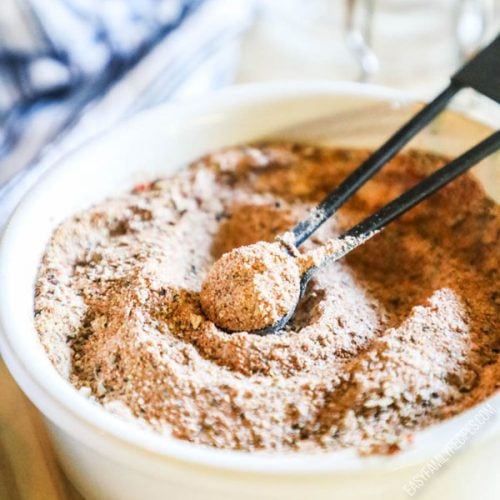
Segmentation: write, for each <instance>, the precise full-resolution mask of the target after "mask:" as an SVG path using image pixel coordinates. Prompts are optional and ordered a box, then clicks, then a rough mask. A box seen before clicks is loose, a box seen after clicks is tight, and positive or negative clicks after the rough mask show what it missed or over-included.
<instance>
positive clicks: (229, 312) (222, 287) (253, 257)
mask: <svg viewBox="0 0 500 500" xmlns="http://www.w3.org/2000/svg"><path fill="white" fill-rule="evenodd" d="M299 296H300V269H299V266H298V264H297V262H296V261H295V259H294V258H293V257H292V256H291V255H290V254H289V253H288V251H287V250H286V247H284V246H283V245H282V244H280V243H278V242H274V243H268V242H266V241H259V242H257V243H254V244H252V245H246V246H243V247H239V248H235V249H233V250H231V251H229V252H227V253H225V254H224V255H222V257H221V258H220V259H219V260H217V262H215V264H214V265H213V266H212V268H211V269H210V271H209V273H208V275H207V277H206V278H205V280H204V281H203V283H202V286H201V293H200V303H201V306H202V309H203V312H204V313H205V314H206V315H207V317H208V319H210V320H211V321H213V322H214V323H215V325H216V326H219V327H220V328H223V329H224V330H228V331H233V332H241V331H254V330H260V329H262V328H265V327H267V326H272V325H274V324H275V323H276V322H277V321H278V320H280V319H281V318H282V317H283V316H285V315H286V314H288V313H289V312H290V311H292V310H293V308H294V307H295V305H296V304H297V301H298V300H299Z"/></svg>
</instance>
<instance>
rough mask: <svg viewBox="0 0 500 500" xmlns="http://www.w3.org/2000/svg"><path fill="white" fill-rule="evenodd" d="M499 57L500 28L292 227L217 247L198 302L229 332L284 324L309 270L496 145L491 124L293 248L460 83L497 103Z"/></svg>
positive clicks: (499, 145)
mask: <svg viewBox="0 0 500 500" xmlns="http://www.w3.org/2000/svg"><path fill="white" fill-rule="evenodd" d="M498 61H500V36H498V37H497V38H496V39H495V40H494V41H493V42H492V43H491V44H490V45H489V46H488V47H486V48H485V49H483V50H482V51H481V52H480V53H479V54H478V55H477V56H476V57H475V58H474V59H472V60H471V61H470V62H469V63H467V64H466V65H465V66H464V67H463V68H462V69H461V70H459V71H458V72H457V73H456V74H455V75H454V76H453V77H452V78H451V82H450V84H449V86H448V87H447V88H446V89H445V90H444V91H443V92H441V93H440V94H439V95H438V96H437V97H436V98H435V99H434V100H433V101H432V102H431V103H429V104H428V105H427V106H425V107H424V108H423V109H422V110H421V111H420V112H419V113H417V114H416V115H415V116H414V117H413V118H412V119H411V120H410V121H408V122H407V123H406V124H405V125H404V126H403V127H402V128H401V129H399V130H398V131H397V132H396V133H395V134H394V135H393V136H392V137H391V138H390V139H389V140H388V141H387V142H386V143H385V144H384V145H383V146H382V147H381V148H380V149H378V150H377V151H375V152H374V153H373V154H372V155H371V156H370V157H369V158H368V159H367V160H366V161H365V162H364V163H362V164H361V166H360V167H358V168H357V169H356V170H355V171H354V172H353V173H352V174H351V175H349V176H348V177H347V178H346V179H345V180H344V181H343V182H342V183H341V184H340V185H339V186H338V187H337V188H336V189H335V190H334V191H333V192H331V193H330V194H329V195H328V196H327V197H326V198H325V199H324V200H323V201H322V202H321V203H319V205H318V206H317V207H316V208H315V209H314V210H313V211H312V212H311V213H310V214H309V216H308V217H307V218H306V219H304V220H303V221H301V222H299V223H298V224H297V225H296V226H295V227H294V228H293V229H292V230H291V231H289V232H287V233H285V234H283V235H281V236H279V237H278V238H276V240H275V241H274V242H272V243H268V242H258V243H255V244H253V245H247V246H243V247H240V248H236V249H234V250H231V251H230V252H227V253H225V254H224V255H222V257H221V258H220V259H219V260H218V261H216V262H215V263H214V265H213V267H212V269H211V270H210V272H209V273H208V275H207V277H206V278H205V280H204V282H203V284H202V288H201V294H200V300H201V306H202V308H203V311H204V312H205V314H206V315H207V316H208V318H209V319H210V320H211V321H213V322H214V323H215V324H216V325H217V326H219V327H220V328H222V329H224V330H226V331H228V332H238V331H245V332H249V333H253V334H258V335H267V334H270V333H277V332H279V331H280V330H283V328H284V327H285V326H286V324H287V322H288V321H289V320H290V318H291V317H292V315H293V313H294V311H295V308H296V306H297V304H298V302H299V300H300V299H301V297H302V296H303V294H304V293H305V290H306V287H307V284H308V282H309V280H310V279H311V277H312V276H313V275H314V273H315V272H317V271H318V270H319V269H321V268H322V267H323V266H324V265H325V264H327V263H328V262H331V261H334V260H337V259H340V258H341V257H343V256H344V255H346V254H347V253H349V252H350V251H352V250H354V249H355V248H356V247H358V246H359V245H361V244H363V243H364V242H366V241H367V240H368V239H370V238H371V237H372V236H373V235H375V234H376V233H377V232H378V231H380V230H382V229H383V228H384V227H385V226H386V225H387V224H389V223H390V222H392V221H393V220H395V219H397V218H398V217H400V216H401V215H402V214H404V213H405V212H407V211H408V210H410V209H411V208H413V207H414V206H415V205H417V204H418V203H420V202H421V201H422V200H424V199H425V198H427V197H428V196H430V195H431V194H433V193H434V192H436V191H437V190H439V189H440V188H441V187H443V186H444V185H446V184H448V183H449V182H451V181H452V180H453V179H455V178H456V177H458V176H459V175H461V174H463V173H464V172H466V171H467V170H468V169H470V168H471V167H472V166H474V165H475V164H476V163H478V162H479V161H481V160H482V159H484V158H485V157H487V156H488V155H490V154H492V153H493V152H495V151H497V150H498V149H500V131H496V132H494V133H492V134H491V135H490V136H489V137H488V138H486V139H484V140H483V141H482V142H480V143H479V144H477V145H476V146H474V147H473V148H471V149H470V150H469V151H467V152H465V153H464V154H462V155H461V156H459V157H458V158H456V159H455V160H453V161H451V162H450V163H448V164H447V165H445V166H444V167H442V168H440V169H439V170H437V171H436V172H434V173H433V174H431V175H430V176H429V177H427V178H425V179H424V180H422V181H421V182H420V183H419V184H417V185H416V186H414V187H413V188H411V189H410V190H408V191H407V192H405V193H403V194H402V195H400V196H399V197H398V198H396V199H395V200H393V201H391V202H390V203H388V204H387V205H385V206H384V207H382V208H381V209H380V210H379V211H378V212H376V213H375V214H373V215H371V216H369V217H367V218H366V219H364V220H363V221H361V222H360V223H358V224H357V225H356V226H354V227H353V228H351V229H350V230H348V231H346V232H345V233H344V234H342V235H340V236H339V237H338V238H334V239H330V240H328V241H327V242H326V243H325V244H323V245H322V246H320V247H318V248H315V249H314V250H311V251H309V252H306V253H300V252H299V251H298V247H299V246H300V245H301V244H302V243H303V242H304V241H305V240H307V238H309V237H310V236H311V235H312V234H313V233H314V231H316V229H318V228H319V227H320V226H321V225H322V224H323V223H324V222H325V221H326V220H327V219H328V218H329V217H331V216H332V215H333V214H334V213H335V212H336V211H337V209H338V208H339V207H340V206H341V205H342V204H343V203H344V202H345V201H347V200H348V199H349V198H350V197H351V196H352V195H353V194H354V193H356V192H357V191H358V190H359V189H360V188H361V187H362V186H363V185H364V184H365V183H366V182H367V181H368V180H369V179H370V178H371V177H372V176H373V175H375V173H377V172H378V171H379V170H380V169H381V168H382V166H383V165H385V164H386V163H387V162H388V161H389V160H390V159H391V158H393V157H394V156H395V155H396V153H397V152H398V151H399V150H400V149H401V148H402V147H403V146H404V145H405V144H406V143H407V142H408V141H409V140H410V139H411V138H412V137H413V136H414V135H415V134H416V133H418V132H419V131H420V130H421V129H422V128H423V127H424V126H425V125H427V124H428V123H429V122H430V121H431V120H432V119H433V118H434V117H435V116H436V115H438V114H439V113H440V112H441V111H442V110H443V109H444V108H445V106H446V104H447V103H448V102H449V101H450V100H451V98H452V97H453V96H454V95H455V94H456V93H457V92H458V91H459V90H461V89H462V88H465V87H472V88H474V89H475V90H477V91H479V92H481V93H483V94H484V95H486V96H488V97H490V98H491V99H493V100H495V101H496V102H498V103H500V85H498V81H499V79H500V65H499V64H498ZM495 82H497V83H495Z"/></svg>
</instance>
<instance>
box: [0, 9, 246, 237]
mask: <svg viewBox="0 0 500 500" xmlns="http://www.w3.org/2000/svg"><path fill="white" fill-rule="evenodd" d="M252 7H253V5H252V2H251V1H249V0H232V1H231V2H227V1H225V0H51V1H50V2H47V1H46V0H2V7H1V9H0V228H1V227H2V225H3V223H4V222H5V220H6V217H7V216H8V214H9V213H10V211H11V209H12V207H13V206H14V205H15V203H16V202H17V200H18V198H19V196H20V195H21V194H22V193H23V192H24V191H25V189H26V188H27V187H29V186H30V185H32V184H33V183H34V182H35V181H36V179H37V178H38V177H39V175H41V174H42V173H43V171H45V170H46V168H48V166H49V164H51V163H53V161H54V160H55V159H56V157H58V156H60V155H61V154H63V153H64V152H66V151H68V150H70V149H73V148H74V147H75V146H76V145H78V144H79V143H81V142H82V141H84V140H85V139H87V138H89V137H90V136H92V135H95V134H97V133H99V132H101V131H103V130H105V129H106V128H108V127H109V126H110V125H112V124H113V123H115V122H116V121H118V120H120V119H122V118H123V117H125V116H128V115H130V114H133V113H134V112H136V111H138V110H140V109H143V108H145V107H148V106H151V105H153V104H156V103H158V102H161V101H163V100H166V99H170V98H172V97H178V96H179V95H181V96H182V95H184V96H185V95H192V94H196V93H200V92H203V91H206V90H209V89H212V88H216V87H220V86H222V85H224V84H227V83H229V82H230V81H231V79H232V77H233V74H234V69H235V65H236V61H237V53H238V52H237V49H238V41H239V39H240V37H241V34H242V33H243V32H244V30H245V29H246V27H247V26H248V24H249V22H250V20H251V19H252V15H253V8H252ZM97 117H98V118H97ZM48 146H50V147H48Z"/></svg>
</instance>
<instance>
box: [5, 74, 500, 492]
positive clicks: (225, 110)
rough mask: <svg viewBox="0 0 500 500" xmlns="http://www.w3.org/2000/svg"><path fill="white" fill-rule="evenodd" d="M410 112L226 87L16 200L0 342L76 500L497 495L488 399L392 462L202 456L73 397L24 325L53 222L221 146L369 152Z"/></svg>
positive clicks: (163, 110)
mask: <svg viewBox="0 0 500 500" xmlns="http://www.w3.org/2000/svg"><path fill="white" fill-rule="evenodd" d="M415 109H416V104H414V103H411V101H409V100H408V99H407V98H406V97H405V96H403V95H400V94H398V93H396V92H394V91H390V90H387V89H382V88H378V87H372V86H364V85H356V84H332V83H293V84H283V83H278V84H265V85H253V86H244V87H240V88H233V89H230V90H227V91H224V92H222V93H219V94H216V95H213V96H210V97H209V98H207V99H205V100H204V101H201V102H196V103H192V104H189V105H186V104H183V105H165V106H161V107H158V108H156V109H153V110H150V111H147V112H144V113H142V114H140V115H139V116H136V117H135V118H133V119H132V120H130V121H128V122H126V123H124V124H122V125H121V126H120V127H118V128H116V129H115V130H113V131H112V132H110V133H109V134H106V135H105V136H103V137H101V138H99V139H97V140H94V141H93V142H91V143H89V144H88V145H86V146H85V147H83V148H81V149H80V150H79V151H77V152H75V153H73V154H71V155H69V156H68V157H67V158H66V159H64V160H63V161H62V162H60V164H59V165H57V166H55V167H54V168H53V169H52V170H51V171H50V172H49V173H48V174H47V175H46V176H45V177H44V178H43V179H42V180H41V181H40V182H39V183H38V184H37V185H36V187H35V188H34V189H32V190H31V191H30V192H29V193H28V195H27V196H26V197H25V198H24V200H23V201H22V202H21V204H20V205H19V206H18V208H17V209H16V210H15V213H14V215H13V217H12V218H11V220H10V223H9V225H8V227H7V229H6V230H5V233H4V236H3V240H2V243H1V248H0V326H1V334H0V347H1V351H2V355H3V356H4V358H5V361H6V363H7V366H8V367H9V369H10V371H11V372H12V375H13V376H14V378H15V379H16V381H17V383H18V384H19V385H20V386H21V388H22V389H23V391H24V392H25V393H26V394H27V396H28V397H29V398H30V399H31V401H32V402H33V403H34V404H35V405H36V406H37V407H38V409H39V410H40V411H41V412H42V414H43V415H44V417H45V420H46V422H47V425H48V429H49V432H50V434H51V436H52V438H53V442H54V445H55V448H56V451H57V453H58V455H59V459H60V461H61V464H62V466H63V467H64V469H65V471H66V472H67V474H68V475H69V477H70V478H71V480H72V481H73V482H74V484H75V485H76V486H77V488H78V489H79V490H80V491H81V492H82V493H83V495H84V496H85V497H86V498H96V499H97V498H100V499H103V498H106V499H108V498H109V499H121V500H126V499H142V498H147V499H159V498H169V499H201V498H203V499H222V498H239V499H240V500H244V499H251V498H259V499H283V498H286V499H287V500H292V499H303V498H312V499H323V498H324V499H326V498H328V499H332V498H352V499H365V498H378V497H380V498H382V497H383V498H385V499H388V500H390V499H394V498H404V497H406V496H407V494H408V493H407V492H409V493H410V494H411V493H412V487H416V486H418V485H419V484H420V483H425V484H424V485H423V487H422V488H421V489H420V490H419V494H420V495H421V496H420V497H419V498H425V499H431V498H433V499H434V498H442V497H446V498H454V499H459V498H463V499H470V498H473V496H474V497H478V498H481V499H485V498H499V497H500V482H499V481H500V479H499V475H498V465H499V456H500V423H499V419H498V418H495V416H492V413H493V412H495V411H496V412H498V409H499V408H500V401H499V396H496V397H493V398H490V400H489V401H488V402H487V403H484V404H482V405H480V406H478V407H477V408H475V409H473V410H471V411H469V412H467V413H465V414H462V415H460V416H459V417H457V418H454V419H451V420H449V421H447V422H445V423H443V424H440V425H435V426H433V427H431V428H429V429H427V430H426V431H424V432H420V433H418V434H417V437H416V440H415V443H414V445H413V447H412V448H411V449H410V450H408V451H405V452H402V453H399V454H397V455H394V456H391V457H369V458H360V457H358V456H356V454H355V453H354V452H353V451H351V450H346V451H343V452H340V453H328V454H318V455H314V456H313V455H305V454H297V455H290V454H289V455H284V454H275V455H271V454H269V455H263V454H256V453H254V454H251V453H250V454H249V453H242V452H234V451H223V450H214V449H210V448H207V447H202V446H197V445H193V444H190V443H187V442H182V441H178V440H175V439H169V438H165V437H159V436H157V435H155V434H154V433H152V432H148V431H146V430H143V429H140V428H139V427H135V426H134V425H132V424H130V423H127V422H125V421H122V420H120V419H119V418H117V417H116V416H113V415H111V414H108V413H106V412H105V411H104V410H103V409H102V408H101V407H99V406H98V405H96V404H93V403H91V402H90V401H88V400H87V399H85V398H84V397H83V396H81V395H80V394H79V393H78V392H77V391H76V390H74V389H73V387H72V386H71V385H70V384H69V383H68V382H66V381H65V380H63V379H62V378H61V377H60V376H59V375H58V374H57V372H56V371H55V369H54V368H53V367H52V365H51V364H50V362H49V361H48V359H47V357H46V356H45V352H44V351H43V348H42V346H41V344H40V342H39V340H38V336H37V333H36V331H35V328H34V325H33V284H34V281H35V277H36V274H37V269H38V264H39V261H40V258H41V256H42V253H43V251H44V247H45V245H46V243H47V241H48V238H49V237H50V234H51V232H52V230H53V228H54V227H55V226H56V225H57V224H58V223H59V222H60V221H61V220H62V219H64V218H66V217H67V216H68V215H69V214H71V213H73V212H75V211H76V210H78V209H81V208H83V207H86V206H88V205H90V204H91V203H94V202H96V201H98V200H101V199H103V198H104V197H106V196H109V195H113V194H116V193H119V192H123V191H125V190H127V189H129V188H130V187H131V186H133V185H134V183H136V182H139V181H142V180H144V179H152V178H155V177H157V176H158V175H166V174H169V173H170V172H172V171H174V170H175V169H178V168H181V167H182V166H183V165H185V164H186V163H187V162H188V161H189V160H192V159H194V158H196V157H198V156H200V155H201V154H203V153H205V152H207V151H210V150H213V149H215V148H218V147H220V146H223V145H229V144H234V143H239V142H244V141H249V140H254V139H258V138H262V137H286V138H292V139H293V138H295V139H302V140H313V141H316V142H320V143H329V144H337V145H350V146H371V147H373V146H376V145H378V144H380V143H381V142H382V140H383V139H384V138H386V137H387V136H388V135H389V134H390V133H391V132H392V131H394V130H395V129H396V128H397V126H398V124H401V123H402V122H403V121H404V120H405V119H406V118H408V116H409V115H410V114H411V113H413V112H414V111H415ZM487 132H488V128H487V127H486V126H484V125H481V124H479V123H476V122H473V121H471V120H468V119H467V118H464V117H462V116H460V115H456V114H453V113H446V114H444V115H443V116H441V117H440V118H439V119H438V120H437V121H436V122H435V123H434V124H432V125H431V126H430V127H429V128H428V130H427V131H426V132H425V133H423V134H421V135H420V136H419V139H418V140H417V141H415V142H414V143H413V144H414V145H416V146H419V147H424V148H426V149H431V150H434V151H439V152H444V153H447V154H451V155H455V154H457V153H459V152H461V151H463V150H464V149H465V148H466V147H468V146H470V145H472V144H474V143H475V142H477V141H478V140H479V139H480V138H483V137H484V136H485V134H486V133H487ZM498 163H499V162H498V156H497V157H496V159H495V158H493V159H490V160H488V161H485V162H483V165H482V167H479V168H478V169H477V171H478V172H479V173H480V175H481V177H482V178H483V180H484V179H487V178H488V176H490V177H489V180H486V181H485V182H486V186H487V189H488V190H489V192H490V193H491V194H494V189H495V188H494V184H495V183H494V182H493V181H494V180H495V177H494V176H495V173H494V170H493V169H494V168H495V165H496V167H498ZM496 172H497V173H498V171H496ZM497 180H498V179H497ZM486 405H488V406H486ZM478 412H479V415H478ZM481 412H482V413H481ZM483 421H484V422H485V423H481V422H483ZM472 424H477V425H475V427H474V426H473V425H472ZM479 424H481V425H479ZM472 427H474V429H475V430H474V432H473V431H472V430H471V429H472ZM457 433H461V434H460V436H461V437H462V440H464V439H465V440H466V441H467V443H465V444H464V445H463V446H462V445H460V442H461V441H460V442H457V440H456V439H455V441H450V440H452V439H454V438H456V437H457V435H458V434H457ZM464 436H465V437H464ZM450 442H451V443H454V444H455V446H454V448H456V449H454V451H453V452H452V453H450V455H449V456H448V458H449V460H448V461H447V464H446V466H445V467H442V468H440V470H435V471H434V472H433V470H432V468H433V467H436V462H435V461H434V462H430V461H431V460H433V459H434V460H436V459H439V454H442V453H446V452H447V450H448V449H449V447H450ZM447 447H448V448H447ZM424 466H427V468H426V469H422V467H424ZM416 474H417V475H418V474H420V476H415V475H416ZM431 476H432V477H431ZM412 477H413V478H414V479H415V481H414V482H413V483H408V481H409V480H411V479H412ZM405 485H406V486H407V490H406V491H405V490H404V489H403V488H404V486H405Z"/></svg>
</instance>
